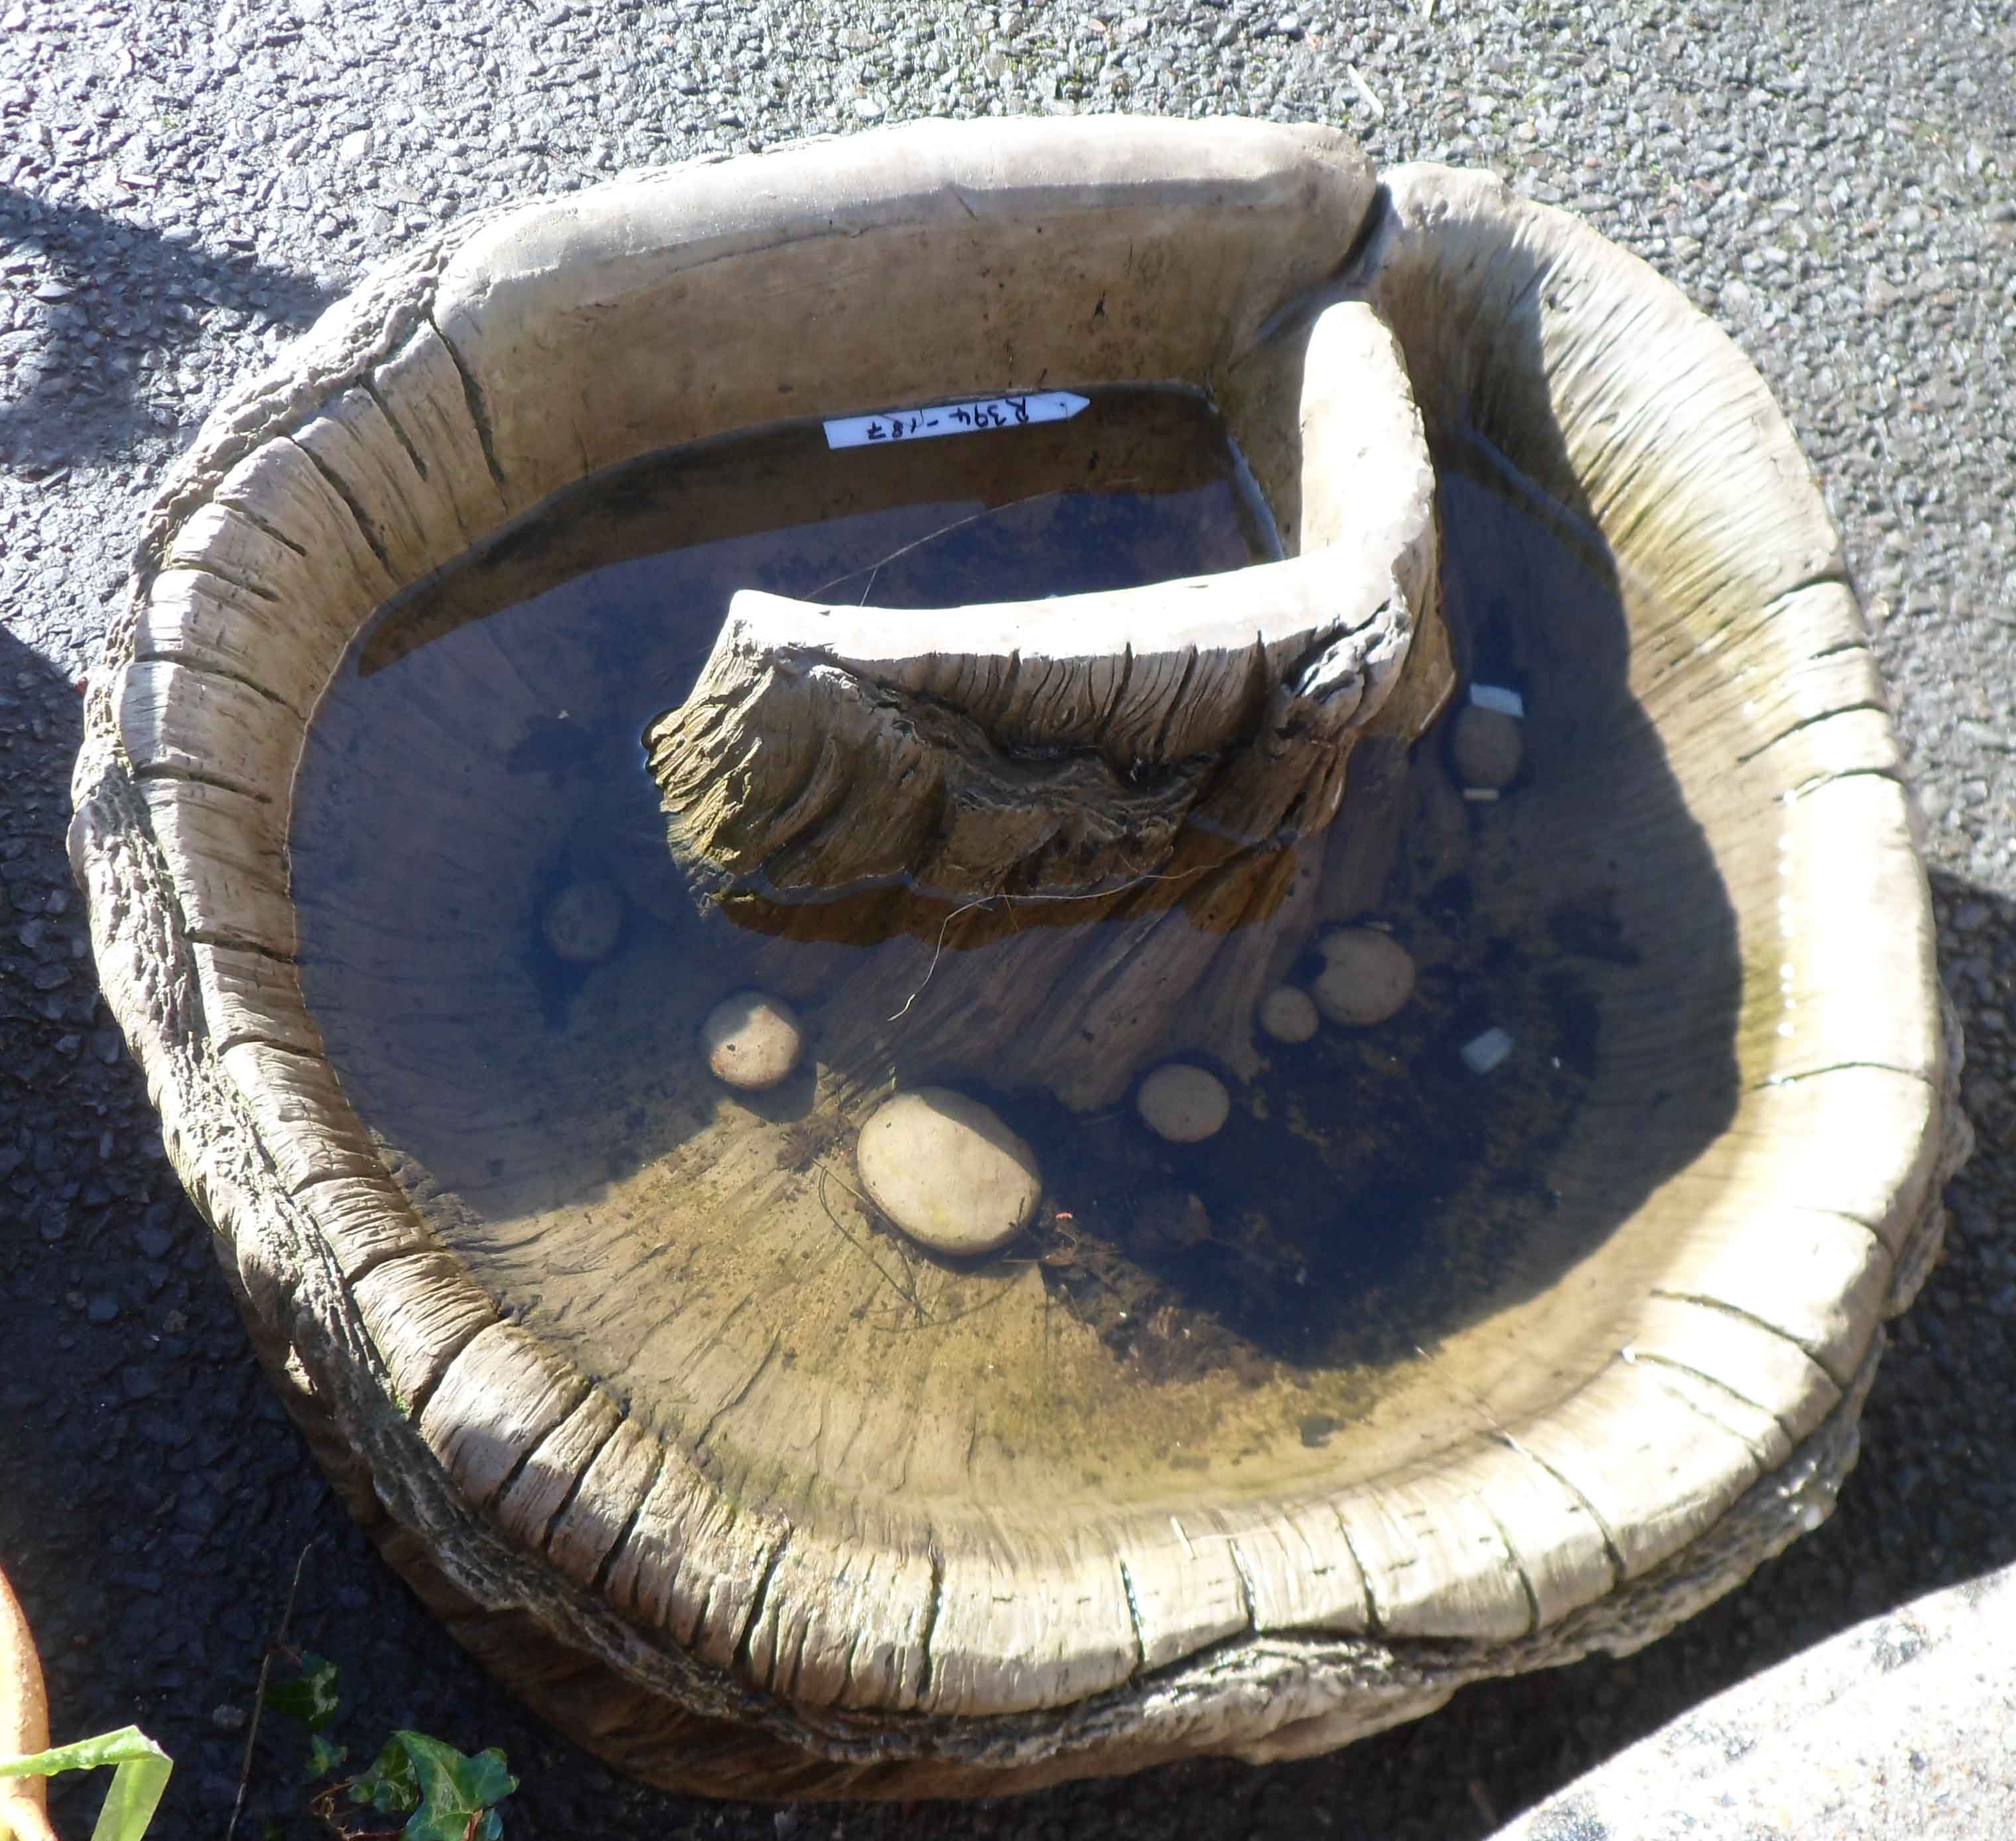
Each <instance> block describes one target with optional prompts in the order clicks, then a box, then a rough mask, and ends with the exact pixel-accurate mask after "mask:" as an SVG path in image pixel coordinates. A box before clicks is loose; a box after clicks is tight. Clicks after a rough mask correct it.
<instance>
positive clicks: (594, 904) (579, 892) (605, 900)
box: [520, 879, 623, 965]
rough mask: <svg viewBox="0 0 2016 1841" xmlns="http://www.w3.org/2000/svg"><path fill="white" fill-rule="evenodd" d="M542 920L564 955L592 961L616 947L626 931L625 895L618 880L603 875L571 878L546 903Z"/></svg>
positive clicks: (576, 961)
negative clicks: (581, 879) (583, 879)
mask: <svg viewBox="0 0 2016 1841" xmlns="http://www.w3.org/2000/svg"><path fill="white" fill-rule="evenodd" d="M520 911H521V912H522V911H523V910H520ZM539 924H540V926H541V927H542V928H543V929H544V931H545V936H546V944H547V945H548V946H551V947H552V948H553V950H554V951H555V952H556V953H558V954H559V955H560V957H561V958H563V959H564V960H567V961H568V962H569V963H570V964H575V965H592V964H594V963H595V962H596V960H598V959H607V957H609V955H610V953H613V952H614V951H615V950H616V942H617V939H618V938H619V937H620V936H621V934H622V931H623V897H622V895H621V893H620V892H618V890H617V888H616V885H615V884H614V883H611V882H604V881H600V880H599V879H597V880H595V881H586V882H570V883H569V884H567V886H566V887H565V888H563V889H561V890H560V892H558V893H557V894H556V895H554V896H553V899H552V900H550V901H549V902H547V903H546V910H545V913H544V914H542V916H541V917H539Z"/></svg>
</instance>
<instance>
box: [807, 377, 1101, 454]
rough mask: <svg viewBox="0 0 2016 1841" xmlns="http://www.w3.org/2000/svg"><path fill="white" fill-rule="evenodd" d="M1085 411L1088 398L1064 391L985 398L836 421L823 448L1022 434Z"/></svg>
mask: <svg viewBox="0 0 2016 1841" xmlns="http://www.w3.org/2000/svg"><path fill="white" fill-rule="evenodd" d="M1091 406H1092V399H1091V398H1089V397H1085V396H1079V395H1075V393H1074V392H1072V391H1068V390H1039V391H1035V393H1034V394H1033V395H1028V396H986V397H982V398H980V399H979V400H978V401H977V402H957V403H934V404H932V405H931V406H930V407H929V408H928V409H892V410H891V411H890V412H889V413H888V414H887V415H886V416H835V417H834V418H833V420H831V421H830V422H829V423H826V445H827V446H828V447H829V448H868V447H884V446H887V445H888V444H889V443H890V442H891V441H929V440H931V438H933V437H934V436H935V435H941V434H978V433H979V432H980V431H981V430H982V429H988V428H1026V427H1028V425H1029V424H1030V423H1032V422H1068V421H1069V420H1071V417H1072V416H1075V415H1076V414H1077V413H1078V411H1079V410H1080V409H1089V408H1090V407H1091Z"/></svg>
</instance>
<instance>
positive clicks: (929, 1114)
mask: <svg viewBox="0 0 2016 1841" xmlns="http://www.w3.org/2000/svg"><path fill="white" fill-rule="evenodd" d="M854 1160H855V1167H856V1168H857V1169H859V1171H860V1173H861V1184H862V1187H863V1188H864V1189H866V1191H868V1195H869V1200H870V1201H872V1202H873V1203H874V1204H875V1205H876V1206H877V1208H879V1209H880V1210H881V1211H882V1212H883V1213H884V1214H885V1215H887V1216H888V1217H889V1219H890V1220H891V1221H893V1222H895V1224H896V1225H897V1226H898V1227H900V1228H901V1229H902V1230H903V1231H904V1232H905V1234H908V1235H909V1237H910V1238H911V1239H913V1240H914V1241H917V1242H918V1244H919V1245H923V1246H927V1247H929V1248H931V1250H932V1251H933V1252H940V1253H951V1254H953V1255H955V1256H958V1257H960V1258H964V1259H974V1258H977V1256H980V1255H981V1254H983V1253H991V1252H994V1251H995V1249H996V1248H999V1247H1003V1246H1006V1245H1007V1244H1008V1242H1009V1241H1011V1240H1013V1238H1015V1236H1016V1235H1017V1234H1020V1233H1021V1231H1022V1230H1023V1229H1024V1227H1027V1226H1028V1223H1029V1217H1030V1216H1031V1215H1032V1214H1033V1213H1035V1208H1036V1201H1037V1198H1038V1197H1039V1196H1040V1195H1041V1194H1042V1192H1043V1182H1042V1176H1041V1175H1040V1174H1039V1172H1038V1170H1037V1168H1036V1154H1035V1152H1034V1151H1031V1149H1030V1148H1029V1147H1028V1145H1027V1144H1024V1143H1023V1142H1022V1140H1021V1139H1020V1138H1018V1137H1016V1135H1015V1134H1014V1133H1013V1132H1012V1131H1010V1129H1008V1127H1007V1126H1006V1124H1005V1123H1004V1122H1003V1120H1002V1119H1001V1116H1000V1115H999V1113H997V1112H995V1111H993V1109H992V1108H990V1107H987V1106H983V1105H982V1104H981V1103H980V1102H979V1101H977V1100H970V1099H968V1098H967V1097H966V1095H965V1094H964V1093H954V1092H953V1091H952V1090H951V1089H950V1088H949V1087H943V1086H920V1087H918V1088H917V1089H916V1090H915V1091H914V1092H911V1093H898V1094H897V1095H896V1097H895V1098H894V1099H892V1100H890V1101H886V1102H885V1103H884V1104H882V1105H881V1106H880V1107H878V1108H877V1109H876V1111H874V1113H873V1115H871V1116H870V1117H869V1120H868V1122H867V1123H866V1125H864V1126H862V1128H861V1138H860V1141H859V1144H856V1145H855V1151H854Z"/></svg>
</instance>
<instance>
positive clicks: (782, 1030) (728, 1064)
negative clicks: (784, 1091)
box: [700, 991, 805, 1093]
mask: <svg viewBox="0 0 2016 1841" xmlns="http://www.w3.org/2000/svg"><path fill="white" fill-rule="evenodd" d="M804 1045H805V1031H804V1029H802V1028H801V1026H800V1025H799V1022H798V1018H797V1013H796V1012H795V1011H793V1009H792V1008H791V1007H790V1005H789V1004H788V1003H785V1002H784V1001H783V999H782V998H780V997H769V996H765V995H764V993H762V992H761V991H737V992H736V993H735V995H734V996H732V997H724V998H723V999H722V1000H721V1002H720V1003H717V1004H716V1005H715V1007H714V1008H713V1009H712V1010H711V1011H708V1012H707V1021H705V1022H704V1023H702V1024H701V1025H700V1046H701V1047H703V1048H704V1049H705V1050H707V1066H708V1068H710V1069H711V1071H712V1072H713V1074H714V1075H715V1079H718V1080H722V1081H725V1083H727V1084H728V1085H729V1086H739V1087H740V1088H742V1089H743V1090H744V1091H745V1092H748V1093H760V1092H761V1091H762V1090H763V1089H764V1088H765V1087H766V1086H776V1084H777V1083H778V1082H779V1081H780V1080H783V1079H785V1078H786V1077H787V1075H789V1074H790V1072H791V1070H792V1069H793V1068H795V1067H796V1066H797V1065H798V1051H799V1050H800V1049H801V1048H802V1047H804Z"/></svg>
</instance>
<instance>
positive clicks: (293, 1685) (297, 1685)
mask: <svg viewBox="0 0 2016 1841" xmlns="http://www.w3.org/2000/svg"><path fill="white" fill-rule="evenodd" d="M264 1698H265V1703H266V1708H267V1710H268V1712H269V1713H283V1714H285V1715H286V1717H287V1718H289V1719H290V1720H300V1721H301V1723H302V1724H304V1725H305V1726H306V1727H307V1728H308V1730H309V1731H311V1732H319V1731H321V1730H322V1728H323V1727H325V1726H326V1725H327V1724H329V1721H330V1720H333V1719H334V1718H335V1717H336V1712H337V1706H338V1705H339V1702H338V1701H337V1695H336V1664H335V1663H333V1662H331V1661H329V1659H328V1658H327V1657H326V1656H322V1655H316V1654H315V1652H314V1651H312V1650H308V1651H307V1652H304V1653H303V1655H302V1656H301V1673H300V1674H299V1675H297V1676H296V1677H295V1678H294V1679H293V1681H275V1682H272V1683H271V1684H269V1685H268V1688H267V1689H266V1692H265V1697H264Z"/></svg>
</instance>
